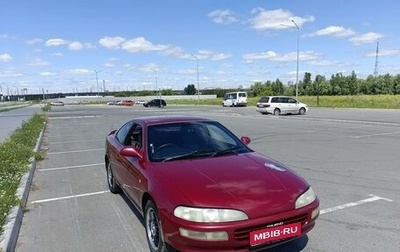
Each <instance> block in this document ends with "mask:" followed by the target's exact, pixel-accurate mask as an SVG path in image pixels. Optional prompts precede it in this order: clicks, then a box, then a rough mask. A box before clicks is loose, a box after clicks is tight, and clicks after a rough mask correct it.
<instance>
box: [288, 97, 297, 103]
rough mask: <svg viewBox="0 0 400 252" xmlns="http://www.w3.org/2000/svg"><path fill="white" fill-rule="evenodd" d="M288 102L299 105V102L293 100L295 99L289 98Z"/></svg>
mask: <svg viewBox="0 0 400 252" xmlns="http://www.w3.org/2000/svg"><path fill="white" fill-rule="evenodd" d="M288 102H289V103H297V101H296V100H295V99H293V98H288Z"/></svg>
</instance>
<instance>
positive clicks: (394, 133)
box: [353, 131, 400, 138]
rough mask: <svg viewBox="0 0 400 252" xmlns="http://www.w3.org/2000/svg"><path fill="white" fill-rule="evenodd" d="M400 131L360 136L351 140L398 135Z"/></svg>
mask: <svg viewBox="0 0 400 252" xmlns="http://www.w3.org/2000/svg"><path fill="white" fill-rule="evenodd" d="M399 133H400V131H396V132H385V133H377V134H370V135H361V136H355V137H353V138H364V137H374V136H387V135H396V134H399Z"/></svg>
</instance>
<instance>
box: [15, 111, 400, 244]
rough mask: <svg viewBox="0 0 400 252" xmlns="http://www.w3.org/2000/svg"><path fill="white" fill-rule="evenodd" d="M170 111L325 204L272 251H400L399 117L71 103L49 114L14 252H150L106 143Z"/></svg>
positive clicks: (387, 113)
mask: <svg viewBox="0 0 400 252" xmlns="http://www.w3.org/2000/svg"><path fill="white" fill-rule="evenodd" d="M169 113H173V114H190V115H200V116H205V117H208V118H212V119H217V120H218V121H220V122H222V123H223V124H224V125H225V126H227V127H228V128H230V129H231V130H232V131H233V132H234V133H236V135H238V136H241V135H247V136H249V137H250V138H251V139H252V143H250V145H249V146H250V147H251V148H253V149H254V150H256V151H258V152H261V153H263V154H265V155H268V156H270V157H273V158H275V159H278V160H279V161H281V162H283V163H285V164H287V165H289V166H291V167H292V168H293V169H294V170H295V171H297V172H298V173H299V174H300V175H302V176H303V177H304V178H306V179H307V180H308V182H309V183H310V184H311V185H312V186H313V189H314V191H315V192H316V193H317V195H318V197H319V198H320V201H321V206H320V208H321V215H320V217H319V219H318V220H317V224H316V227H315V228H314V229H313V230H312V231H311V232H310V233H309V234H308V235H307V236H306V237H303V238H302V239H299V240H297V241H294V242H291V243H289V244H286V245H284V246H282V247H279V248H275V249H271V250H267V251H271V252H272V251H288V252H289V251H354V252H357V251H362V252H364V251H398V250H400V239H399V238H398V237H400V211H399V209H400V204H399V202H400V193H399V192H400V177H399V170H400V155H399V150H400V111H398V110H354V109H349V110H346V109H341V110H331V109H311V110H310V111H309V113H308V114H306V115H304V116H279V117H276V116H265V115H261V114H259V113H257V112H256V111H255V109H254V108H252V107H246V108H229V107H228V108H222V107H218V106H167V107H166V108H164V109H158V108H144V107H142V106H133V107H115V106H79V105H72V106H64V107H54V108H53V109H52V111H51V112H49V113H48V117H49V120H48V124H47V127H46V131H45V134H44V138H43V143H42V149H43V150H45V151H46V153H47V154H46V159H45V160H44V161H41V162H39V163H38V164H37V167H36V173H35V176H34V180H33V185H32V188H31V192H30V195H29V198H28V205H27V207H26V212H25V215H24V218H23V224H22V227H21V230H20V235H19V238H18V244H17V249H16V251H20V252H22V251H135V252H139V251H149V250H148V248H147V243H146V238H145V234H144V227H143V224H142V219H141V217H140V216H139V215H138V213H137V212H136V210H135V209H134V207H133V205H131V204H130V203H129V201H128V200H127V199H126V197H124V196H123V195H114V194H111V193H109V192H108V188H107V182H106V172H105V168H104V164H103V159H104V140H105V136H106V135H107V134H108V133H109V131H111V130H112V129H116V128H118V127H119V126H120V125H121V124H122V123H123V122H125V121H126V120H128V119H129V118H131V117H134V116H140V115H157V114H169ZM204 193H207V192H204Z"/></svg>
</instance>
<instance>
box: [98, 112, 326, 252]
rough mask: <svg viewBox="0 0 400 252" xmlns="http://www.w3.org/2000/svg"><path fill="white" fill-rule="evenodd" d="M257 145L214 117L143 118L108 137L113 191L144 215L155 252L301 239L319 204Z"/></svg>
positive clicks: (232, 247) (302, 182)
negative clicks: (259, 151)
mask: <svg viewBox="0 0 400 252" xmlns="http://www.w3.org/2000/svg"><path fill="white" fill-rule="evenodd" d="M249 143H250V138H248V137H245V136H244V137H241V138H240V139H239V138H237V137H236V136H235V135H234V134H233V133H232V132H231V131H229V130H228V129H227V128H226V127H224V126H223V125H222V124H220V123H219V122H217V121H213V120H210V119H207V118H200V117H189V116H155V117H140V118H135V119H132V120H130V121H128V122H127V123H125V124H124V125H123V126H122V127H121V128H120V129H119V130H114V131H112V132H111V133H110V134H109V135H108V136H107V139H106V153H105V164H106V169H107V181H108V186H109V189H110V191H111V192H113V193H119V192H121V191H123V192H124V193H125V194H126V195H127V196H128V198H129V199H130V200H131V201H132V202H133V204H134V205H135V206H136V207H137V209H138V210H139V212H140V213H141V214H142V215H143V217H144V223H145V229H146V237H147V241H148V245H149V248H150V250H151V251H152V252H163V251H175V249H176V250H179V251H191V252H193V251H214V252H215V251H255V250H259V249H264V248H268V247H272V246H276V245H279V244H281V243H285V242H287V241H291V240H293V239H296V238H299V237H301V236H302V235H304V234H306V233H307V232H308V231H310V230H311V229H312V228H313V227H314V225H315V220H316V218H317V217H318V215H319V200H318V198H317V197H316V196H315V194H314V192H313V190H312V188H311V187H310V185H309V184H308V183H307V182H306V181H305V180H304V179H303V178H301V177H299V175H297V174H296V173H295V172H293V171H292V170H291V169H290V168H288V167H287V166H285V165H283V164H281V163H279V162H278V161H276V160H273V159H271V158H268V157H266V156H263V155H261V154H259V153H256V152H255V151H253V150H252V149H251V148H249V147H248V146H247V145H248V144H249Z"/></svg>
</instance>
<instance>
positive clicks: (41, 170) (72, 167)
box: [37, 163, 104, 172]
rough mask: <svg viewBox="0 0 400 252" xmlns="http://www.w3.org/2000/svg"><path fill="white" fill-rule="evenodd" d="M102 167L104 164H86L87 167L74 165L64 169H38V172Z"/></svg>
mask: <svg viewBox="0 0 400 252" xmlns="http://www.w3.org/2000/svg"><path fill="white" fill-rule="evenodd" d="M98 165H104V163H96V164H87V165H75V166H64V167H56V168H47V169H38V170H37V171H38V172H45V171H58V170H68V169H76V168H83V167H90V166H98Z"/></svg>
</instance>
